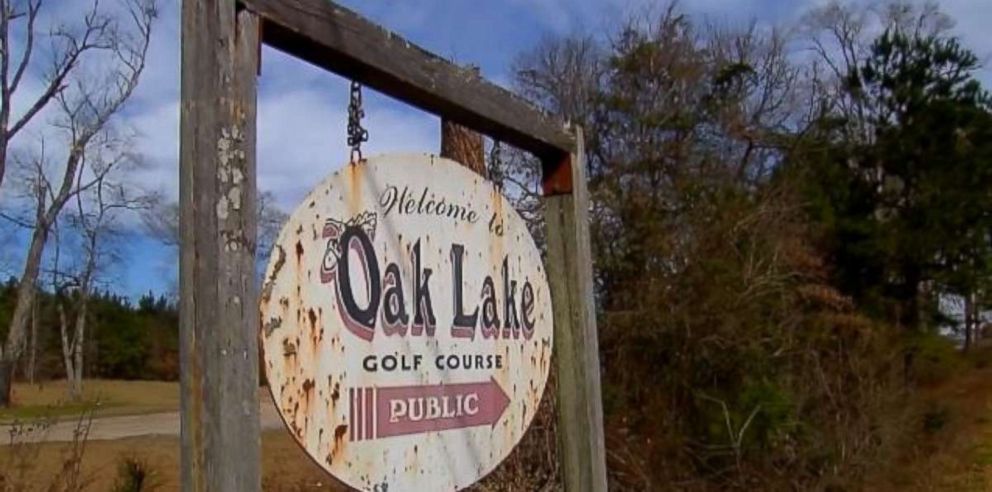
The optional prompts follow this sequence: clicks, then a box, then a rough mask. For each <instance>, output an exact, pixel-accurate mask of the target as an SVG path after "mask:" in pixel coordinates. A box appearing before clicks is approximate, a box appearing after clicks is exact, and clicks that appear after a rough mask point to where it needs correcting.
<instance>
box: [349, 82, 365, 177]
mask: <svg viewBox="0 0 992 492" xmlns="http://www.w3.org/2000/svg"><path fill="white" fill-rule="evenodd" d="M364 117H365V109H364V108H362V86H361V84H359V83H358V82H355V81H352V82H351V97H350V100H349V101H348V146H349V147H351V162H352V163H353V164H354V163H359V162H361V161H362V143H363V142H368V140H369V131H368V130H366V129H365V127H363V126H362V118H364Z"/></svg>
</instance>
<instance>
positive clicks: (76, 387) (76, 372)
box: [69, 293, 89, 401]
mask: <svg viewBox="0 0 992 492" xmlns="http://www.w3.org/2000/svg"><path fill="white" fill-rule="evenodd" d="M80 295H81V296H82V299H80V303H79V312H78V313H77V314H76V333H75V334H74V335H73V337H72V348H73V349H74V352H73V354H72V355H73V361H72V362H73V366H74V367H73V379H72V381H70V382H69V397H70V398H72V401H79V400H81V399H82V397H83V347H84V345H85V340H86V313H87V311H88V308H89V296H88V295H87V294H86V293H81V294H80Z"/></svg>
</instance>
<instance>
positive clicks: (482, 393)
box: [352, 378, 510, 439]
mask: <svg viewBox="0 0 992 492" xmlns="http://www.w3.org/2000/svg"><path fill="white" fill-rule="evenodd" d="M359 392H360V393H366V398H362V399H361V400H360V401H357V402H354V403H356V407H358V408H355V410H356V412H355V413H353V414H352V415H353V421H354V422H355V424H354V425H353V427H359V428H363V429H369V427H370V425H369V424H373V425H374V428H372V429H369V432H365V433H364V435H363V436H362V437H360V439H361V438H364V439H377V438H383V437H392V436H403V435H407V434H420V433H425V432H436V431H444V430H452V429H464V428H467V427H476V426H480V425H492V426H495V425H496V423H497V422H499V419H500V418H501V417H502V416H503V413H504V412H505V411H506V407H508V406H510V398H509V397H507V396H506V393H505V392H503V388H501V387H500V386H499V384H498V383H497V382H496V380H495V379H493V378H489V381H485V382H479V383H460V384H438V385H430V386H393V387H386V388H376V389H375V391H374V395H375V396H374V402H375V403H374V405H371V406H372V408H371V409H370V408H369V407H370V405H368V404H367V402H368V393H369V392H368V391H365V392H361V391H359ZM369 410H371V411H369ZM373 413H374V416H373V415H372V414H373Z"/></svg>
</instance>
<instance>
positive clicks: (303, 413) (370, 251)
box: [260, 155, 552, 491]
mask: <svg viewBox="0 0 992 492" xmlns="http://www.w3.org/2000/svg"><path fill="white" fill-rule="evenodd" d="M260 311H261V326H262V333H261V345H262V348H263V351H264V354H265V361H264V365H265V371H266V375H267V377H268V382H269V387H270V388H271V390H272V397H273V399H274V400H275V403H276V405H277V406H278V408H279V412H280V414H281V415H282V417H283V419H284V420H285V422H286V426H287V427H288V428H289V430H290V432H291V433H292V435H293V437H294V438H295V439H296V441H297V442H298V443H299V444H300V445H301V446H302V447H303V448H304V449H305V450H306V452H307V453H308V454H309V455H310V456H311V457H312V458H313V459H314V460H315V461H316V462H317V463H319V464H320V466H322V467H323V468H324V469H325V470H327V471H328V472H330V473H331V474H332V475H333V476H334V477H336V478H337V479H338V480H341V481H342V482H344V483H346V484H347V485H349V486H351V487H354V488H356V489H359V490H370V491H386V490H390V491H408V490H410V491H412V490H431V491H435V490H459V489H462V488H465V487H467V486H469V485H471V484H472V483H474V482H476V481H477V480H479V479H480V478H481V477H483V476H485V475H486V474H487V473H489V472H490V471H492V470H493V469H494V468H495V467H496V465H498V464H499V463H500V461H502V460H503V459H504V458H506V456H507V455H508V454H509V453H510V451H511V450H512V449H513V447H514V446H515V445H516V444H517V443H518V442H519V441H520V439H521V437H522V436H523V434H524V432H525V431H526V430H527V427H528V426H529V425H530V422H531V420H532V419H533V418H534V414H535V412H536V411H537V407H538V404H539V403H540V400H541V396H542V394H543V393H544V388H545V383H546V382H547V378H548V371H549V367H550V363H551V348H552V311H551V296H550V291H549V287H548V281H547V278H546V275H545V271H544V267H543V264H542V262H541V255H540V253H539V251H538V249H537V247H536V246H535V244H534V240H533V238H532V237H531V236H530V234H529V233H528V231H527V227H526V225H525V223H524V221H523V219H522V218H521V217H520V216H519V215H518V214H517V212H516V211H515V210H514V209H513V207H512V206H511V205H510V204H509V203H508V201H507V199H506V198H505V197H504V196H503V195H502V194H501V192H500V191H499V190H498V189H497V188H496V187H495V186H494V185H493V184H492V183H491V182H489V181H487V180H485V179H483V178H482V177H480V176H478V175H477V174H475V173H473V172H472V171H469V170H468V169H466V168H464V167H462V166H460V165H458V164H457V163H455V162H453V161H450V160H447V159H443V158H440V157H435V156H430V155H386V156H380V157H375V158H371V159H368V160H366V161H363V162H362V163H360V164H355V165H352V164H349V165H347V166H345V168H343V169H342V170H340V171H339V172H337V173H335V174H333V175H332V176H330V177H329V178H327V179H326V180H325V181H324V182H323V183H321V184H320V185H319V186H318V187H317V188H316V189H315V190H313V191H312V192H311V193H310V195H309V196H308V197H307V198H306V200H305V201H304V202H303V203H302V204H301V205H300V206H299V207H298V208H297V209H296V211H295V212H294V213H293V215H292V216H291V217H290V219H289V221H288V222H287V224H286V226H285V227H284V228H283V230H282V233H281V235H280V237H279V240H278V241H277V245H276V246H275V249H274V251H273V253H272V259H271V260H270V263H269V266H268V269H267V271H266V276H265V284H264V286H263V289H262V295H261V307H260Z"/></svg>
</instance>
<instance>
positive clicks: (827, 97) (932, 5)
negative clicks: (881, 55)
mask: <svg viewBox="0 0 992 492" xmlns="http://www.w3.org/2000/svg"><path fill="white" fill-rule="evenodd" d="M953 25H954V23H953V21H952V20H951V18H950V17H948V16H947V15H946V14H944V13H943V12H941V10H940V7H939V5H938V4H937V3H936V2H934V1H932V0H926V1H923V2H912V1H907V0H843V1H842V0H831V1H830V2H827V3H826V4H824V5H822V6H818V7H815V8H812V9H810V10H809V11H808V12H806V13H805V14H804V15H803V18H802V20H801V23H800V26H799V31H800V32H801V33H802V34H803V37H804V38H805V43H804V44H805V48H806V49H807V50H808V51H809V52H810V53H811V55H812V56H811V57H810V60H809V70H810V73H809V77H810V79H811V82H812V87H811V89H812V90H813V92H814V94H813V98H814V99H815V100H818V101H819V102H820V103H821V104H822V105H823V108H822V109H823V110H824V111H826V112H829V113H835V114H840V115H842V116H844V118H845V121H846V122H847V134H848V137H849V138H851V139H852V140H854V141H857V142H870V141H871V140H872V138H873V137H872V134H873V129H872V128H871V125H870V124H869V121H870V120H871V116H872V115H871V114H870V112H871V108H870V107H868V106H866V105H865V101H864V98H860V97H857V93H856V91H852V90H851V89H852V88H851V87H850V86H849V83H850V76H851V75H852V74H855V73H857V71H858V69H859V67H860V66H861V65H862V64H863V63H864V61H865V59H866V57H867V56H868V53H869V51H870V49H871V43H872V41H873V40H874V39H875V37H876V36H878V35H879V34H880V33H881V32H883V31H885V30H898V31H901V32H904V33H908V34H912V35H914V36H929V35H936V34H940V33H943V32H946V31H947V30H949V29H950V28H951V27H953ZM818 116H819V115H818V114H814V115H813V117H818Z"/></svg>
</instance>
